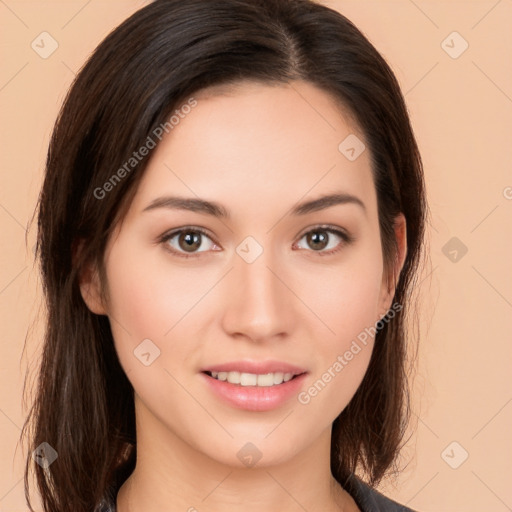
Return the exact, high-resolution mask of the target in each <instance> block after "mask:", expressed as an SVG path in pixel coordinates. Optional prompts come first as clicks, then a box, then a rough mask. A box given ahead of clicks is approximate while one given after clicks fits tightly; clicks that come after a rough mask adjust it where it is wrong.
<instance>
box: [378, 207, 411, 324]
mask: <svg viewBox="0 0 512 512" xmlns="http://www.w3.org/2000/svg"><path fill="white" fill-rule="evenodd" d="M394 231H395V240H396V246H397V252H396V255H395V260H394V262H393V267H392V268H391V269H390V273H389V275H384V276H383V282H382V301H381V308H382V315H385V314H386V313H387V311H388V310H389V308H390V307H391V301H392V300H393V297H394V295H395V291H396V286H397V283H398V279H399V278H400V273H401V271H402V268H403V266H404V263H405V258H406V256H407V224H406V220H405V216H404V215H403V214H402V213H400V214H399V215H397V216H396V217H395V224H394ZM385 274H386V273H385Z"/></svg>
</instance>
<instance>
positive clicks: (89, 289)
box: [73, 240, 107, 315]
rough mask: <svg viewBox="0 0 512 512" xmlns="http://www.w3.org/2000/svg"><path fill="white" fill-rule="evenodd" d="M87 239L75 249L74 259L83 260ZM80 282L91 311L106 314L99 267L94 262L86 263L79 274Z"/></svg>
mask: <svg viewBox="0 0 512 512" xmlns="http://www.w3.org/2000/svg"><path fill="white" fill-rule="evenodd" d="M84 243H85V240H80V242H78V244H77V245H76V247H75V249H74V251H73V260H75V261H76V260H81V257H80V256H81V255H82V251H83V247H84ZM78 282H79V286H80V293H81V295H82V298H83V300H84V302H85V304H86V306H87V307H88V308H89V310H90V311H92V312H93V313H95V314H96V315H106V314H107V310H106V308H105V306H104V304H103V299H102V297H101V281H100V278H99V273H98V269H97V268H96V265H94V264H93V263H88V262H87V263H84V264H83V266H82V268H81V270H80V273H79V276H78Z"/></svg>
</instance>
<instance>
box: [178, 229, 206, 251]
mask: <svg viewBox="0 0 512 512" xmlns="http://www.w3.org/2000/svg"><path fill="white" fill-rule="evenodd" d="M200 238H201V235H200V234H199V233H196V232H194V231H185V232H183V233H181V234H180V236H179V242H178V243H179V245H180V248H181V249H183V250H185V251H187V252H193V251H194V250H195V249H198V248H199V247H201V240H200ZM182 242H185V245H184V246H183V245H182Z"/></svg>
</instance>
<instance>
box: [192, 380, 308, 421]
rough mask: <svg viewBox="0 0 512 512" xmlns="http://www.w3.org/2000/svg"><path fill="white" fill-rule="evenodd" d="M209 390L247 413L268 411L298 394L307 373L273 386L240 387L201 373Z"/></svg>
mask: <svg viewBox="0 0 512 512" xmlns="http://www.w3.org/2000/svg"><path fill="white" fill-rule="evenodd" d="M201 375H202V376H203V378H204V379H205V380H206V382H207V384H208V385H209V386H210V389H212V391H213V392H214V393H215V394H216V395H217V396H219V397H220V398H222V399H223V400H224V401H226V402H227V403H229V404H230V405H232V406H233V407H236V408H238V409H245V410H247V411H258V412H260V411H270V410H272V409H277V408H278V407H280V406H282V405H283V404H284V403H285V402H286V401H287V400H289V399H290V398H291V397H292V396H294V395H297V393H298V392H299V390H300V388H301V386H302V384H303V382H304V379H305V378H306V375H307V373H303V374H301V375H298V376H297V377H295V378H293V379H290V380H289V381H287V382H283V383H282V384H278V385H274V386H240V385H239V384H231V383H230V382H227V381H223V380H218V379H215V378H213V377H210V376H209V375H207V374H206V373H201Z"/></svg>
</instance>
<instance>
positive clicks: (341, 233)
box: [158, 225, 355, 258]
mask: <svg viewBox="0 0 512 512" xmlns="http://www.w3.org/2000/svg"><path fill="white" fill-rule="evenodd" d="M315 231H325V232H328V233H332V234H335V235H337V236H339V237H340V238H341V239H342V240H343V242H341V243H340V244H339V245H338V247H337V248H336V249H331V250H330V251H313V250H311V251H310V252H314V253H316V254H318V255H319V256H330V255H332V254H336V253H337V252H339V251H341V249H342V248H343V246H345V245H349V244H351V243H352V242H354V240H355V238H354V237H353V236H351V235H349V234H348V233H346V232H345V231H342V230H340V229H339V228H336V227H334V226H329V225H320V226H315V227H314V228H313V229H310V230H309V231H306V232H305V233H303V234H302V235H301V236H300V238H299V240H302V239H303V238H304V237H305V236H306V235H308V234H309V233H314V232H315ZM186 232H193V233H201V235H204V236H205V237H207V238H209V239H210V240H212V242H214V243H215V244H216V245H219V244H217V242H216V241H215V240H213V239H212V237H211V236H210V235H209V234H208V233H207V232H206V231H205V230H204V229H202V228H199V227H194V226H186V227H184V228H180V229H177V230H175V231H171V232H170V233H164V234H163V235H162V236H161V237H160V238H159V239H158V242H159V243H162V244H166V250H167V251H169V252H170V253H172V254H173V255H176V256H178V257H181V258H196V257H197V256H199V255H200V254H201V252H203V251H201V252H199V253H197V252H196V253H191V254H185V253H182V252H179V251H177V250H176V249H173V248H171V247H169V245H168V244H167V242H168V241H169V240H171V239H172V238H174V237H175V236H177V235H180V234H181V233H186Z"/></svg>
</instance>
